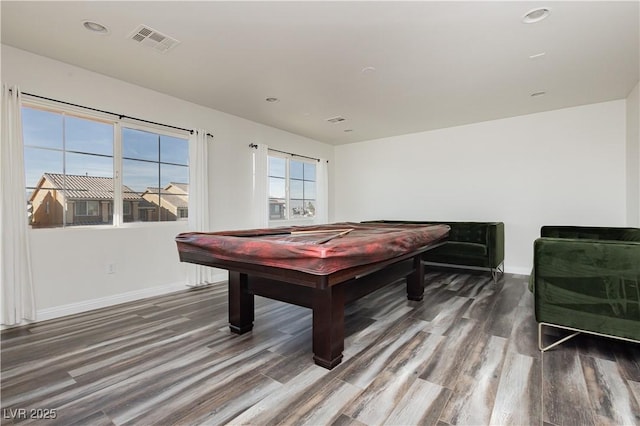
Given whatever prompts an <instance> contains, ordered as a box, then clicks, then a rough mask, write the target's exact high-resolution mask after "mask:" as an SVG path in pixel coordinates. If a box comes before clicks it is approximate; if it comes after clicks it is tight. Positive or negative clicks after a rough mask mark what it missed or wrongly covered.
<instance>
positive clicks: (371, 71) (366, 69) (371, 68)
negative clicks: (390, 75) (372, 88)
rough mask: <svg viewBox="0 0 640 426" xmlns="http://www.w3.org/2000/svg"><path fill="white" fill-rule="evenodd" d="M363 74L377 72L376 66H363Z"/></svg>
mask: <svg viewBox="0 0 640 426" xmlns="http://www.w3.org/2000/svg"><path fill="white" fill-rule="evenodd" d="M361 72H362V74H365V75H366V74H373V73H374V72H376V69H375V67H364V68H362V71H361Z"/></svg>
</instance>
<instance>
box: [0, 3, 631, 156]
mask: <svg viewBox="0 0 640 426" xmlns="http://www.w3.org/2000/svg"><path fill="white" fill-rule="evenodd" d="M0 4H1V8H2V10H1V13H2V15H1V16H2V33H1V37H2V38H1V40H2V43H3V44H6V45H10V46H14V47H17V48H19V49H23V50H26V51H30V52H33V53H36V54H39V55H42V56H47V57H50V58H53V59H56V60H59V61H62V62H66V63H69V64H73V65H76V66H79V67H82V68H85V69H88V70H91V71H95V72H98V73H101V74H104V75H107V76H111V77H114V78H117V79H120V80H124V81H127V82H130V83H133V84H136V85H139V86H142V87H146V88H149V89H153V90H156V91H159V92H163V93H166V94H169V95H172V96H175V97H177V98H181V99H184V100H187V101H191V102H194V103H196V104H200V105H204V106H207V107H210V108H213V109H216V110H220V111H224V112H226V113H230V114H234V115H237V116H240V117H244V118H247V119H249V120H252V121H256V122H259V123H264V124H266V125H269V126H273V127H276V128H279V129H283V130H287V131H289V132H293V133H296V134H299V135H303V136H306V137H309V138H312V139H316V140H318V141H322V142H326V143H330V144H336V145H337V144H344V143H351V142H356V141H362V140H369V139H376V138H381V137H387V136H394V135H399V134H405V133H413V132H419V131H425V130H431V129H437V128H444V127H451V126H458V125H463V124H468V123H474V122H480V121H486V120H492V119H498V118H505V117H511V116H517V115H522V114H529V113H535V112H541V111H547V110H553V109H558V108H564V107H571V106H577V105H584V104H589V103H595V102H602V101H608V100H614V99H623V98H625V97H626V96H627V95H628V93H629V92H630V91H631V89H633V87H634V86H635V85H636V84H637V82H638V79H639V68H640V67H639V52H640V36H639V27H640V8H639V5H640V3H639V2H638V1H626V2H613V1H603V2H593V1H585V2H578V1H569V2H558V1H548V2H526V1H513V2H484V1H473V2H458V1H451V2H432V1H424V2H416V1H414V2H397V1H388V2H367V1H355V2H320V1H319V2H269V1H258V2H242V1H235V2H212V1H197V2H186V1H172V2H171V1H159V2H155V1H142V2H109V1H82V2H73V1H60V2H58V1H45V2H31V1H17V2H12V1H6V0H3V1H2V2H1V3H0ZM541 6H546V7H548V8H549V9H550V11H551V14H550V16H549V17H548V18H547V19H545V20H543V21H541V22H538V23H534V24H525V23H523V22H522V17H523V15H524V14H526V13H527V12H528V11H530V10H531V9H534V8H537V7H541ZM85 20H92V21H95V22H98V23H100V24H102V25H104V26H106V27H107V28H108V29H109V33H108V34H106V35H101V34H97V33H92V32H90V31H88V30H87V29H85V28H84V27H83V21H85ZM140 24H143V25H146V26H148V27H151V28H152V29H154V30H156V31H159V32H160V33H163V34H164V35H167V36H170V37H173V38H175V39H177V40H178V41H179V42H180V43H179V44H178V45H176V46H175V47H173V48H172V49H170V50H169V51H167V52H164V53H161V52H159V51H157V50H155V49H153V48H150V47H147V46H146V45H143V44H141V43H138V42H136V41H133V40H131V39H129V38H128V37H129V36H130V35H131V34H132V33H133V32H134V30H135V29H136V28H137V27H138V26H139V25H140ZM540 53H545V54H544V55H542V56H537V57H534V58H530V57H531V56H534V55H538V54H540ZM536 92H546V94H544V95H542V96H531V95H532V94H533V93H536ZM268 97H275V98H277V99H278V102H273V103H269V102H266V101H265V99H266V98H268ZM336 116H341V117H343V118H345V121H342V122H338V123H331V122H328V121H327V119H328V118H333V117H336ZM141 118H144V117H141ZM212 130H213V131H214V133H215V129H212Z"/></svg>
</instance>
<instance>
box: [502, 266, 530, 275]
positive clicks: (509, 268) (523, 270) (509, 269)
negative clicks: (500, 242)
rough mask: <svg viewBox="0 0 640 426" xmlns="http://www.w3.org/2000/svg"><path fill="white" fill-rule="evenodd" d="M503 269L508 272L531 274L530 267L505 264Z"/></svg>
mask: <svg viewBox="0 0 640 426" xmlns="http://www.w3.org/2000/svg"><path fill="white" fill-rule="evenodd" d="M504 271H505V272H506V273H508V274H514V275H531V268H522V267H517V266H516V267H512V266H507V267H505V268H504Z"/></svg>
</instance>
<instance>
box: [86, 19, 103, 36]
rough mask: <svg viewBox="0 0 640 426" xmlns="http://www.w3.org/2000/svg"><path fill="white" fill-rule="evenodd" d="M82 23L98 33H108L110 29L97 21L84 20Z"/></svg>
mask: <svg viewBox="0 0 640 426" xmlns="http://www.w3.org/2000/svg"><path fill="white" fill-rule="evenodd" d="M82 25H83V26H84V27H85V28H86V29H87V30H89V31H92V32H94V33H98V34H108V33H109V29H108V28H107V27H105V26H104V25H102V24H99V23H97V22H95V21H83V22H82Z"/></svg>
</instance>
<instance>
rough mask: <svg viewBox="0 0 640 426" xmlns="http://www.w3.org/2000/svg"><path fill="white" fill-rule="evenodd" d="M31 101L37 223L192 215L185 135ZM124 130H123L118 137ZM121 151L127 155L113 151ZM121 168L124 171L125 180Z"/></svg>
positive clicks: (29, 174)
mask: <svg viewBox="0 0 640 426" xmlns="http://www.w3.org/2000/svg"><path fill="white" fill-rule="evenodd" d="M27 103H28V104H27V105H23V107H22V117H23V120H22V121H23V135H24V157H25V177H26V183H27V185H26V191H27V197H28V204H27V211H28V215H29V224H30V225H31V227H32V228H46V227H68V226H77V225H84V226H87V225H91V226H93V225H116V226H119V225H120V224H123V223H126V222H147V221H148V222H157V221H176V220H178V219H185V218H187V217H188V209H187V207H188V197H189V195H188V194H189V184H188V177H189V161H188V159H189V158H188V157H189V149H188V139H187V138H186V137H184V135H177V134H172V133H163V132H160V131H156V130H150V129H147V128H145V127H143V126H130V125H129V124H127V126H123V125H122V124H121V123H120V122H119V121H118V120H109V119H108V118H104V117H94V116H93V115H89V114H87V115H85V114H81V113H79V112H77V111H75V110H69V111H67V110H65V109H58V108H55V107H53V106H49V105H48V104H47V105H44V106H43V105H42V104H40V103H39V102H35V103H34V104H33V105H31V104H30V103H29V102H27ZM134 127H135V128H134ZM118 133H119V134H120V136H121V137H120V138H116V137H115V136H116V135H117V134H118ZM181 136H182V137H181ZM117 144H121V146H120V145H118V147H116V145H117ZM116 148H119V149H116ZM118 152H122V155H116V154H114V153H118ZM116 175H119V176H122V184H121V185H119V186H118V185H116V180H115V179H114V176H116ZM116 201H117V202H116ZM114 213H115V214H114Z"/></svg>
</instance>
